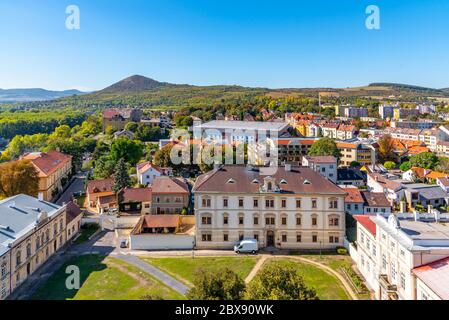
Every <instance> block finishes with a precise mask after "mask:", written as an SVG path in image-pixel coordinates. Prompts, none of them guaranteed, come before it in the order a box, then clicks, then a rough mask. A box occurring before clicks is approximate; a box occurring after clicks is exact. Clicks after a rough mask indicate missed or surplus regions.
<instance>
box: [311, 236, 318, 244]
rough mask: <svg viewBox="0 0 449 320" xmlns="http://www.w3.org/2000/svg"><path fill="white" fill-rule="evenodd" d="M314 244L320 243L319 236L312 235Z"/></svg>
mask: <svg viewBox="0 0 449 320" xmlns="http://www.w3.org/2000/svg"><path fill="white" fill-rule="evenodd" d="M312 242H313V243H317V242H318V236H317V235H316V234H314V235H312Z"/></svg>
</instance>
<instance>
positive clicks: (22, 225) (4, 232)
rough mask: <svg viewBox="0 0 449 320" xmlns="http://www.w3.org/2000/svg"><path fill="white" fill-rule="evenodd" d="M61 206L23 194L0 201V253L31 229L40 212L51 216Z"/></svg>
mask: <svg viewBox="0 0 449 320" xmlns="http://www.w3.org/2000/svg"><path fill="white" fill-rule="evenodd" d="M61 208H62V207H60V206H57V205H55V204H53V203H49V202H46V201H41V200H38V199H36V198H33V197H30V196H27V195H23V194H20V195H17V196H14V197H11V198H8V199H4V200H2V201H0V253H1V252H2V251H4V252H6V251H8V250H9V249H8V245H10V244H11V243H13V242H14V241H16V240H17V239H20V237H22V236H23V235H25V234H26V233H28V232H29V231H30V230H32V229H33V228H34V227H35V226H36V223H37V222H38V220H39V217H41V215H42V214H45V213H46V214H47V216H48V217H50V218H51V217H52V216H54V215H55V214H56V213H58V211H59V210H60V209H61ZM2 247H3V248H6V251H5V249H3V248H2ZM4 252H3V253H4Z"/></svg>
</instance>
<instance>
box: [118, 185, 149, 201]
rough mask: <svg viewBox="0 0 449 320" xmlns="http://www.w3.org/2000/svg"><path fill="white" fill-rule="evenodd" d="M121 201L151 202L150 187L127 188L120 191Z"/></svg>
mask: <svg viewBox="0 0 449 320" xmlns="http://www.w3.org/2000/svg"><path fill="white" fill-rule="evenodd" d="M117 196H118V198H119V199H120V202H125V203H126V202H150V201H151V189H150V188H126V189H123V190H121V191H120V192H119V193H118V195H117Z"/></svg>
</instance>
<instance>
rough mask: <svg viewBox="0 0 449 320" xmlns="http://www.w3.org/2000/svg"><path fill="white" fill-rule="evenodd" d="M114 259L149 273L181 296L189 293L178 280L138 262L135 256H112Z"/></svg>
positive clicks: (143, 262)
mask: <svg viewBox="0 0 449 320" xmlns="http://www.w3.org/2000/svg"><path fill="white" fill-rule="evenodd" d="M114 258H118V259H121V260H123V261H125V262H127V263H129V264H131V265H133V266H135V267H137V268H139V269H141V270H142V271H144V272H146V273H149V274H150V275H152V276H153V277H155V278H156V279H158V280H160V281H161V282H162V283H164V284H165V285H167V286H169V287H170V288H172V289H173V290H176V291H178V292H179V293H181V294H182V295H186V294H187V292H188V291H189V288H188V287H187V286H185V285H184V284H182V283H181V282H179V281H178V280H176V279H174V278H173V277H171V276H169V275H168V274H166V273H164V272H162V271H161V270H159V269H158V268H156V267H153V266H152V265H150V264H148V263H146V262H145V261H142V260H140V259H139V258H137V257H136V256H133V255H124V254H118V255H114Z"/></svg>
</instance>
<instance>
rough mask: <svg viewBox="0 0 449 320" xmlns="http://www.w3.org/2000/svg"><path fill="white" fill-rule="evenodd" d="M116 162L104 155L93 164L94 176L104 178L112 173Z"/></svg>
mask: <svg viewBox="0 0 449 320" xmlns="http://www.w3.org/2000/svg"><path fill="white" fill-rule="evenodd" d="M116 164H117V162H115V161H114V160H112V159H111V157H109V156H107V155H104V156H101V157H100V158H99V159H98V160H96V161H95V166H94V178H95V179H106V178H109V177H111V176H112V175H113V174H114V171H115V167H116Z"/></svg>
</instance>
